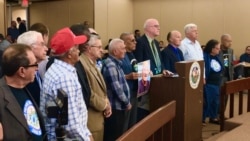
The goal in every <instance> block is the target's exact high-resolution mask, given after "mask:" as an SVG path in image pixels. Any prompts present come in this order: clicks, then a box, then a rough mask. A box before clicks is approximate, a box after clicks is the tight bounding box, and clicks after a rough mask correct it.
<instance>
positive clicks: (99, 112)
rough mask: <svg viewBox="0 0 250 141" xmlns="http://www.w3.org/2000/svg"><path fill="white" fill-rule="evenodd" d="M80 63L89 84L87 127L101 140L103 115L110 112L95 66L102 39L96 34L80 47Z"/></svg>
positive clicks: (104, 90)
mask: <svg viewBox="0 0 250 141" xmlns="http://www.w3.org/2000/svg"><path fill="white" fill-rule="evenodd" d="M79 49H80V51H81V52H82V53H81V56H80V63H81V64H82V66H83V67H84V69H85V72H86V75H87V79H88V84H89V86H90V91H91V95H90V101H89V107H88V128H89V130H90V131H91V133H92V135H93V138H94V140H95V141H103V134H104V117H106V118H108V117H110V115H111V114H112V111H111V106H110V103H109V100H108V97H107V89H106V84H105V81H104V79H103V76H102V74H101V72H100V71H99V70H98V69H97V67H96V61H97V59H99V58H101V57H102V51H103V49H102V41H101V39H100V37H99V36H98V35H94V34H91V35H90V39H89V41H88V43H87V44H86V45H85V46H81V47H80V48H79Z"/></svg>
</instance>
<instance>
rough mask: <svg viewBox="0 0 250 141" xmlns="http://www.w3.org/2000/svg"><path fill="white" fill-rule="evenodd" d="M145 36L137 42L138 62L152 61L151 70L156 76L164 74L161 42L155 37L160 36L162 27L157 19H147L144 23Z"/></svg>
mask: <svg viewBox="0 0 250 141" xmlns="http://www.w3.org/2000/svg"><path fill="white" fill-rule="evenodd" d="M144 33H145V34H144V35H143V36H142V37H140V38H139V39H138V40H137V44H136V49H135V51H134V55H135V58H136V59H137V61H138V62H142V61H146V60H150V67H151V68H150V69H151V71H152V73H153V74H154V75H156V74H160V73H162V64H161V63H162V62H161V60H162V58H161V54H160V47H159V42H158V41H157V40H156V39H155V37H157V36H159V34H160V25H159V22H158V21H157V20H156V19H147V20H146V22H145V23H144Z"/></svg>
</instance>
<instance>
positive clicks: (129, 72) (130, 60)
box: [120, 33, 139, 128]
mask: <svg viewBox="0 0 250 141" xmlns="http://www.w3.org/2000/svg"><path fill="white" fill-rule="evenodd" d="M120 38H121V39H122V40H123V41H124V44H125V46H126V54H125V57H124V59H122V69H123V71H124V73H125V78H126V80H127V83H128V86H129V89H130V102H131V104H132V109H131V112H130V117H129V128H130V127H132V126H133V125H134V124H135V123H136V121H137V90H138V76H139V75H138V72H137V71H138V70H137V60H136V59H135V56H134V54H133V51H134V50H135V46H136V40H135V36H134V35H133V34H132V33H122V34H121V35H120Z"/></svg>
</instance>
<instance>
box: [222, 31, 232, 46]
mask: <svg viewBox="0 0 250 141" xmlns="http://www.w3.org/2000/svg"><path fill="white" fill-rule="evenodd" d="M231 45H232V37H231V35H230V34H223V35H221V47H222V49H227V48H230V47H231Z"/></svg>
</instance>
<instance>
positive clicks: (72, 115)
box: [40, 59, 91, 141]
mask: <svg viewBox="0 0 250 141" xmlns="http://www.w3.org/2000/svg"><path fill="white" fill-rule="evenodd" d="M60 88H62V89H63V90H64V91H65V92H66V93H67V94H68V124H67V125H65V126H63V128H64V129H65V130H66V132H67V137H69V138H77V139H78V140H80V141H83V140H84V141H89V140H90V139H89V135H91V133H90V131H89V129H88V128H87V118H88V115H87V109H86V105H85V102H84V100H83V94H82V90H81V85H80V84H79V81H78V78H77V74H76V69H75V68H74V67H73V66H72V65H70V64H67V63H65V62H63V61H60V60H57V59H55V61H54V63H53V64H52V65H51V67H50V68H49V69H48V71H47V72H46V73H45V76H44V81H43V89H42V90H41V100H40V104H41V105H40V109H41V111H42V114H43V116H44V118H45V123H46V130H47V134H48V139H49V141H54V140H56V136H55V127H56V126H57V123H56V119H54V118H48V117H47V115H46V110H45V105H46V103H47V102H48V101H53V100H54V99H55V98H56V97H57V90H58V89H60Z"/></svg>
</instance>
